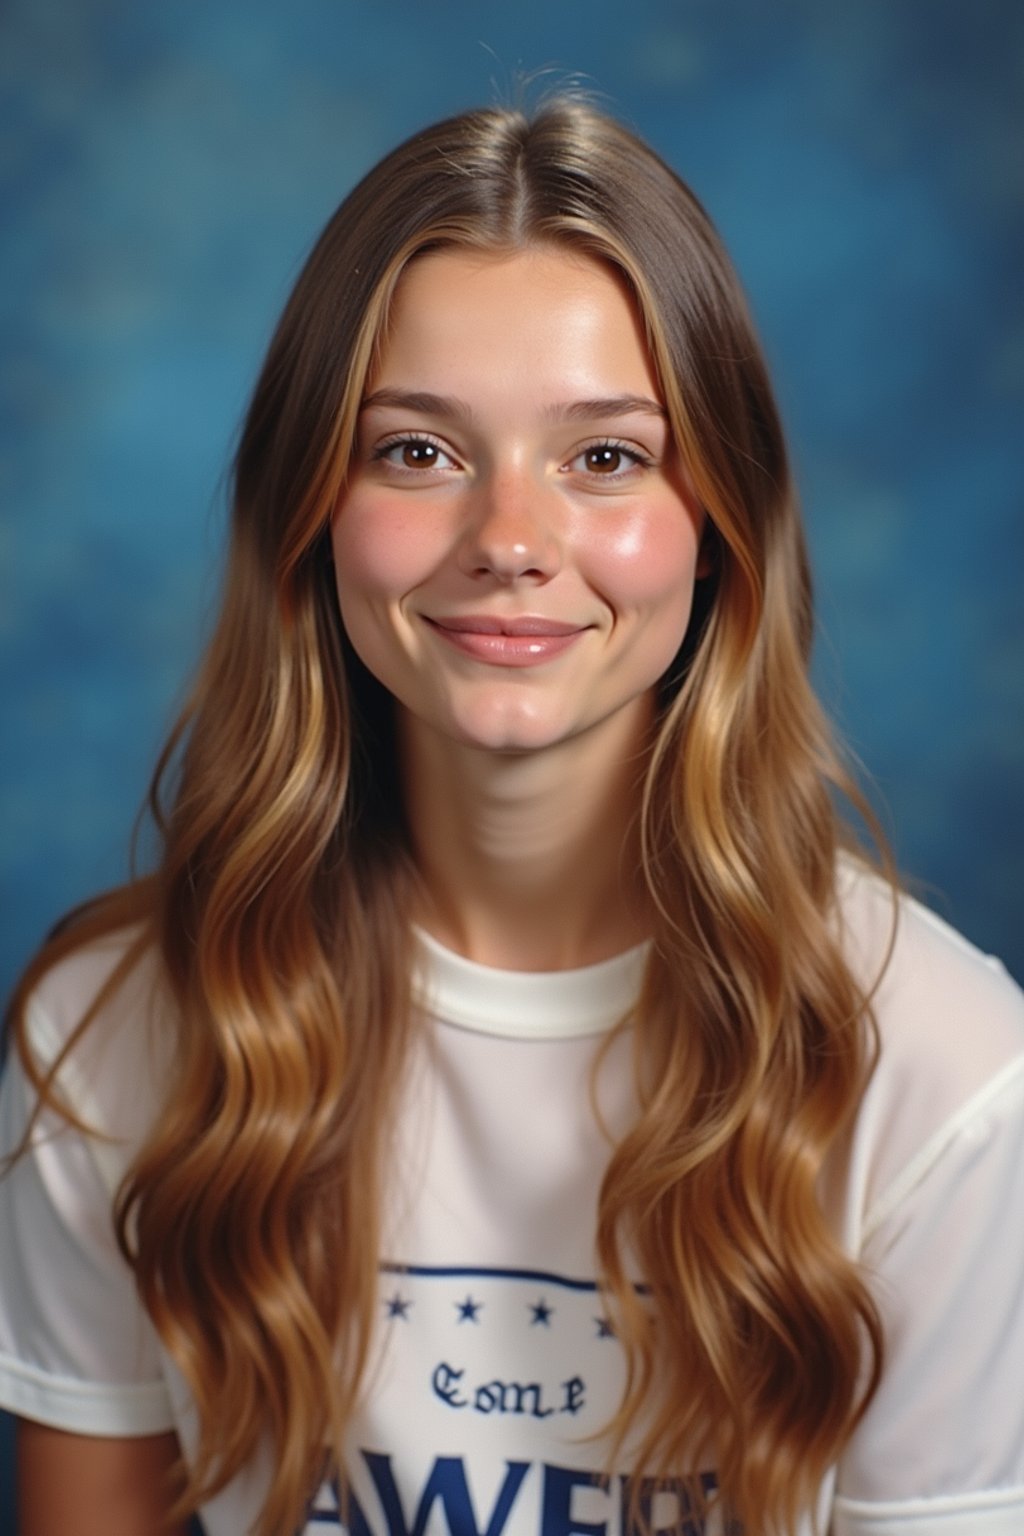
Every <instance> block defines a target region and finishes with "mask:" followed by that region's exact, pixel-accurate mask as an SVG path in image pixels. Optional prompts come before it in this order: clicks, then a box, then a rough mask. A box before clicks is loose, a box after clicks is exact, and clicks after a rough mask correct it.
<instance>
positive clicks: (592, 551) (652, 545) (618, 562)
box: [586, 502, 700, 627]
mask: <svg viewBox="0 0 1024 1536" xmlns="http://www.w3.org/2000/svg"><path fill="white" fill-rule="evenodd" d="M699 542H700V538H699V530H698V524H697V521H696V519H694V518H693V517H692V516H691V514H690V512H689V510H688V509H685V508H683V507H680V505H679V504H678V503H677V502H673V503H672V504H671V505H669V506H667V507H664V508H660V507H657V506H655V507H650V508H643V509H641V510H639V511H636V512H635V513H633V514H631V515H630V516H628V517H626V518H623V519H614V520H612V519H609V520H607V521H606V522H602V523H599V525H598V526H597V528H596V529H595V528H593V527H592V528H591V531H590V534H589V537H588V540H587V546H588V548H587V562H586V563H587V573H588V576H589V578H590V580H591V582H592V583H593V585H594V586H595V587H596V588H598V590H600V591H601V593H602V594H603V595H604V597H605V599H606V601H607V602H608V603H609V605H610V606H611V607H612V608H613V609H614V610H615V612H616V613H617V614H620V615H622V616H626V615H628V614H634V615H636V616H637V617H647V618H650V619H652V620H657V619H658V618H660V617H662V616H664V617H665V618H666V619H667V620H671V618H672V616H673V615H674V616H675V617H676V619H677V620H678V622H679V623H680V625H682V626H683V627H685V623H686V618H687V617H688V615H689V611H690V606H691V602H692V598H693V584H694V580H695V578H696V574H697V562H698V546H699Z"/></svg>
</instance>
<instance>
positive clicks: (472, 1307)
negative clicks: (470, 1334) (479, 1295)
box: [455, 1296, 483, 1323]
mask: <svg viewBox="0 0 1024 1536" xmlns="http://www.w3.org/2000/svg"><path fill="white" fill-rule="evenodd" d="M455 1306H456V1309H457V1310H458V1314H459V1322H460V1323H478V1322H479V1321H480V1319H479V1318H478V1317H477V1313H478V1312H479V1311H480V1308H481V1307H482V1306H483V1302H482V1301H474V1300H473V1298H472V1296H467V1297H466V1299H465V1301H457V1302H456V1303H455Z"/></svg>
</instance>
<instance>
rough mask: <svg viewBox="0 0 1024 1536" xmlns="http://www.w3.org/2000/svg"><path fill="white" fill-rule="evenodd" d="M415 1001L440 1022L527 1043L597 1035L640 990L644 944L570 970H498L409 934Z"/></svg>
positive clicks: (419, 932)
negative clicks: (412, 945)
mask: <svg viewBox="0 0 1024 1536" xmlns="http://www.w3.org/2000/svg"><path fill="white" fill-rule="evenodd" d="M414 933H415V939H416V951H415V959H414V966H413V979H412V997H413V1003H414V1004H415V1006H416V1007H418V1008H422V1009H423V1011H424V1012H425V1013H428V1014H430V1015H431V1017H433V1018H435V1019H437V1020H439V1022H441V1023H443V1024H453V1025H456V1026H457V1027H458V1028H459V1029H472V1030H476V1031H477V1032H478V1033H480V1034H487V1035H505V1036H513V1037H516V1038H520V1039H527V1040H564V1039H568V1038H572V1037H573V1036H576V1035H597V1034H602V1033H603V1032H604V1031H605V1030H608V1029H610V1028H611V1027H612V1025H613V1024H615V1023H617V1022H618V1020H619V1019H620V1018H622V1016H623V1014H624V1013H626V1012H627V1010H628V1009H629V1008H631V1007H632V1005H633V1003H634V1002H635V1001H636V997H637V993H638V992H639V990H640V980H641V977H642V976H643V971H644V965H645V963H646V960H647V954H648V949H649V946H648V945H647V944H638V945H637V946H636V947H635V948H634V949H628V950H626V951H625V953H624V954H621V955H613V956H612V958H611V959H610V960H602V961H600V963H599V964H597V965H586V966H583V967H582V968H581V969H579V970H575V971H503V970H498V969H496V968H495V967H493V966H489V965H478V964H477V963H476V962H475V961H473V960H467V959H465V958H464V957H463V956H462V955H457V954H454V953H453V952H452V950H450V949H445V947H444V946H443V945H442V944H439V943H438V942H437V940H436V939H433V938H431V937H430V935H429V934H427V933H424V932H423V930H422V929H421V928H416V929H415V930H414Z"/></svg>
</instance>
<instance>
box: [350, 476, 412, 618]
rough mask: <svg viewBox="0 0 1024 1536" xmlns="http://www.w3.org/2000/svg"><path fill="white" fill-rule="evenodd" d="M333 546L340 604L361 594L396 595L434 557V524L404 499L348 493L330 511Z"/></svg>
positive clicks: (358, 597) (397, 595)
mask: <svg viewBox="0 0 1024 1536" xmlns="http://www.w3.org/2000/svg"><path fill="white" fill-rule="evenodd" d="M331 548H332V550H333V553H334V569H335V575H336V579H337V583H338V593H339V597H340V598H341V601H342V608H343V612H344V608H345V606H346V605H347V604H349V603H353V602H357V601H358V600H359V599H360V598H377V599H381V598H383V599H389V598H400V597H401V596H403V595H404V594H405V593H406V592H409V591H410V590H411V589H412V588H413V587H415V586H417V585H418V584H419V583H420V582H421V581H423V580H424V578H425V576H426V575H428V574H429V572H430V570H431V569H432V568H433V566H434V564H436V562H437V559H438V553H439V552H438V536H437V530H436V529H434V528H432V526H431V522H430V520H429V519H428V518H425V517H424V516H423V515H422V513H421V515H419V516H416V515H414V514H413V512H412V510H411V509H410V508H409V506H408V504H406V505H404V506H394V505H390V506H389V505H388V503H387V502H386V501H383V502H382V501H379V500H378V499H377V498H368V499H363V498H360V497H350V498H349V499H348V500H347V501H345V502H343V503H342V505H341V506H340V507H339V508H338V510H337V512H335V514H334V520H333V522H332V524H331Z"/></svg>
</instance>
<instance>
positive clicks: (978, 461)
mask: <svg viewBox="0 0 1024 1536" xmlns="http://www.w3.org/2000/svg"><path fill="white" fill-rule="evenodd" d="M1022 56H1024V8H1020V7H1015V6H1011V5H1008V4H1005V3H1002V0H974V3H973V4H972V5H971V6H970V7H965V6H964V5H963V4H962V0H929V3H928V4H917V3H913V0H897V3H890V0H861V3H859V4H857V5H849V4H845V3H840V0H824V3H822V0H780V3H778V4H775V5H766V4H764V3H763V0H660V3H659V0H632V3H631V4H630V5H628V6H624V5H621V4H614V5H613V4H611V3H605V0H563V3H560V4H558V5H554V6H553V5H551V4H550V0H516V3H515V4H511V3H510V4H488V3H484V0H436V3H432V4H429V5H426V4H419V3H416V0H401V3H389V0H376V3H373V4H371V3H370V0H291V3H290V4H289V5H288V6H283V5H280V4H277V3H276V0H205V3H200V0H185V3H181V4H175V5H171V6H159V5H155V4H142V5H140V4H138V3H136V0H8V4H7V5H6V6H5V7H4V11H3V14H2V16H0V93H2V94H0V131H2V143H3V152H2V155H0V196H2V207H3V210H4V220H3V230H2V248H0V401H2V406H0V410H2V418H0V496H2V518H3V524H2V545H0V548H2V567H0V580H2V591H0V642H2V659H0V666H2V680H3V687H4V700H5V707H4V731H3V737H4V744H3V759H2V760H3V770H2V781H0V858H2V866H0V882H2V885H0V897H2V902H3V922H2V925H0V985H2V986H3V989H4V990H5V991H6V990H7V988H8V987H9V985H10V983H11V982H12V980H13V978H14V976H15V974H16V971H17V969H18V968H19V966H20V965H21V964H22V963H23V961H24V959H25V958H26V956H27V954H28V953H29V951H30V950H31V948H32V947H33V946H34V945H35V944H36V943H37V941H38V940H39V938H40V937H41V936H42V934H43V932H44V931H45V929H46V928H47V926H48V925H49V924H50V923H52V922H53V921H54V919H55V918H56V917H57V916H58V915H59V914H60V912H61V911H62V910H63V909H65V908H67V907H68V906H69V905H70V904H72V903H74V902H76V901H78V900H81V899H82V898H84V897H85V896H87V895H88V894H89V893H90V892H92V891H94V890H96V889H97V888H99V887H102V886H105V885H110V884H112V883H115V882H117V881H119V880H121V879H122V878H123V877H124V875H125V873H126V869H127V862H126V855H127V844H128V836H129V831H130V827H131V824H132V820H133V817H134V814H135V811H136V808H137V806H138V804H139V802H140V801H141V799H142V796H143V793H144V790H145V786H146V782H147V779H148V775H149V772H150V769H151V766H152V762H153V759H154V756H155V753H156V751H157V748H158V745H159V743H160V741H161V738H162V736H163V735H164V733H165V731H166V728H167V726H168V724H169V722H170V720H171V718H172V715H173V713H174V710H175V707H176V704H177V702H178V701H180V699H181V697H182V692H183V687H184V683H185V679H186V677H187V675H188V672H189V669H190V667H191V665H192V664H193V663H194V661H195V659H196V657H197V654H198V652H199V649H200V645H201V641H202V638H203V636H204V634H205V633H206V632H207V629H208V624H209V619H210V615H211V611H212V609H213V606H214V603H215V596H216V590H217V573H218V561H219V556H220V552H221V548H222V534H221V530H222V523H223V518H222V511H223V495H222V492H223V477H224V471H225V468H226V466H227V463H228V460H229V455H230V447H231V442H232V437H233V433H234V431H235V428H236V425H237V423H238V420H239V417H240V414H241V412H242V410H243V407H244V403H245V399H246V393H247V390H248V389H249V387H250V385H251V383H252V381H253V378H254V375H255V371H256V368H257V366H258V364H259V360H260V356H261V353H262V350H263V348H264V346H265V344H266V342H267V340H268V338H269V333H270V329H271V326H272V324H273V322H274V320H275V318H276V315H277V312H278V310H279V308H280V306H281V303H282V301H283V299H284V297H285V295H286V292H287V290H288V288H289V286H290V284H291V282H292V280H293V279H294V277H295V276H296V274H297V271H298V268H299V265H300V263H301V261H302V259H303V256H304V254H305V252H306V251H307V249H308V247H309V245H310V243H311V241H312V239H313V238H314V236H315V235H316V233H317V232H318V230H319V229H320V227H321V226H322V224H323V223H324V221H325V220H326V218H327V216H328V214H329V213H330V212H331V210H332V209H333V208H334V206H335V205H336V204H337V202H338V201H339V200H340V198H341V197H342V195H343V194H344V193H345V192H346V190H347V189H348V188H349V187H350V186H351V185H352V184H353V182H354V181H355V180H356V178H357V177H358V176H359V175H360V174H361V173H362V172H363V171H364V170H365V169H366V168H367V167H368V166H369V165H370V164H371V163H372V162H373V161H374V160H376V159H377V158H378V157H379V156H380V154H381V153H383V152H384V151H385V150H386V149H387V148H389V147H390V146H391V145H392V144H393V143H395V142H396V141H397V140H398V139H399V138H400V137H402V136H404V135H405V134H407V133H409V132H412V131H413V130H414V129H416V128H418V127H420V126H421V125H423V124H424V123H426V122H428V121H430V120H432V119H434V118H436V117H438V116H441V115H443V114H445V113H448V112H452V111H456V110H458V109H461V108H463V107H465V106H469V105H472V104H476V103H479V102H482V101H483V102H486V101H489V100H494V99H496V98H497V99H500V100H504V101H507V100H509V99H512V98H513V97H514V95H515V81H516V78H517V76H518V75H520V74H524V73H525V74H529V73H531V72H535V71H538V70H542V69H544V68H545V67H546V66H551V67H552V68H553V70H554V73H553V74H552V76H551V80H552V82H553V83H557V82H558V81H559V80H564V79H565V78H566V76H567V75H578V76H580V77H581V80H582V83H583V84H584V85H586V86H589V87H590V88H592V89H593V90H595V91H596V92H597V93H598V95H599V97H600V99H601V100H603V101H604V102H605V103H606V104H607V105H608V106H609V107H610V109H611V110H612V111H614V112H616V113H618V114H619V115H621V116H622V117H624V118H625V119H626V120H627V121H628V122H629V123H631V124H632V125H633V126H634V127H635V128H636V129H638V130H639V131H640V132H641V133H642V134H643V135H645V136H646V137H647V138H648V139H649V140H650V141H651V142H652V143H653V144H654V146H655V147H656V148H657V149H658V150H659V151H661V153H662V154H664V155H665V156H666V157H667V158H668V159H669V161H670V162H671V163H672V164H673V165H674V166H676V167H677V169H679V171H680V172H681V173H682V175H683V176H684V177H685V178H686V179H687V180H688V181H690V183H691V184H692V186H693V187H694V189H695V190H696V192H697V193H698V195H699V196H700V197H701V199H702V200H703V201H704V202H705V203H706V205H707V206H708V208H709V210H710V211H711V213H712V216H713V217H714V218H715V220H716V222H717V223H718V225H719V228H720V229H721V231H722V233H723V235H724V237H725V240H726V243H727V245H728V247H729V249H730V250H731V252H732V254H733V256H734V258H735V260H736V262H737V265H738V267H739V270H740V273H741V275H742V277H743V279H744V281H745V284H746V286H747V289H748V292H749V293H750V296H751V299H752V302H753V306H754V310H755V314H756V316H757V318H758V321H759V325H760V329H761V332H762V334H763V336H764V339H765V342H766V346H767V350H768V354H769V359H770V361H771V363H772V366H773V371H774V376H775V380H776V383H777V387H778V392H779V396H780V401H781V405H782V410H783V416H784V419H785V421H786V423H787V426H788V429H789V435H790V439H791V444H792V448H793V454H794V460H795V465H796V470H797V475H798V480H799V484H800V488H801V493H802V499H803V503H804V506H805V511H806V517H807V522H808V526H809V530H810V537H811V543H812V550H813V555H814V560H815V567H816V573H817V581H818V596H819V605H820V638H819V644H818V651H817V655H816V662H815V665H816V672H817V677H818V680H819V683H820V686H821V689H822V691H823V693H824V695H825V697H826V699H827V700H828V702H829V704H830V707H831V709H832V711H833V713H834V715H835V716H836V717H837V718H838V720H839V722H840V725H841V727H842V729H843V731H844V733H845V735H846V738H847V740H848V741H849V743H850V744H851V746H852V748H853V750H854V751H855V752H856V754H857V755H858V757H859V758H860V759H862V761H863V762H864V764H865V765H866V766H867V768H868V769H869V770H870V773H871V775H872V776H873V782H874V787H873V789H872V790H871V793H872V797H873V799H874V801H875V803H876V805H878V806H879V808H880V810H881V812H882V815H883V819H884V820H885V822H886V824H887V825H888V826H889V828H890V830H891V833H892V836H893V840H894V843H895V847H896V850H897V854H898V857H899V860H900V863H901V865H902V866H903V867H904V868H905V869H906V870H907V871H909V872H910V873H912V874H913V875H915V876H917V877H919V879H920V880H921V881H922V883H923V889H924V891H925V894H926V896H927V899H928V900H929V902H930V903H931V904H932V905H933V906H935V907H936V908H937V909H938V910H939V911H940V912H941V913H943V914H945V915H946V916H948V917H949V918H950V919H951V920H952V921H954V922H955V923H956V924H957V925H958V926H959V927H961V928H962V929H964V930H965V931H966V933H967V934H968V935H969V936H970V937H971V938H973V939H974V940H976V941H977V942H979V943H980V944H982V945H983V946H984V947H986V948H988V949H992V950H995V951H997V952H999V953H1001V954H1002V955H1003V957H1004V959H1005V960H1006V961H1007V963H1008V964H1009V965H1010V967H1011V969H1013V970H1015V971H1016V973H1017V974H1018V976H1020V975H1024V935H1022V930H1021V924H1020V921H1019V910H1020V898H1019V890H1018V886H1019V880H1020V853H1021V823H1022V813H1024V736H1022V718H1024V715H1022V706H1024V666H1022V656H1024V646H1022V639H1024V623H1022V617H1021V615H1022V604H1021V599H1020V593H1021V585H1022V582H1021V578H1022V568H1024V561H1022V546H1024V532H1022V519H1021V468H1022V465H1021V454H1020V447H1019V439H1020V422H1021V406H1022V399H1024V315H1022V297H1021V286H1020V271H1021V257H1022V247H1024V240H1022V225H1024V173H1022V164H1024V157H1022V155H1021V150H1020V128H1021V122H1020V107H1019V101H1020V96H1019V91H1018V88H1017V79H1016V72H1017V68H1018V61H1019V59H1020V58H1021V57H1022ZM967 1022H968V1023H969V1021H967ZM0 1468H2V1470H3V1475H4V1476H5V1477H6V1478H7V1479H8V1487H7V1489H6V1490H4V1491H0V1497H2V1498H3V1499H4V1500H6V1501H7V1502H5V1503H4V1504H3V1506H2V1507H0V1529H3V1530H6V1529H8V1528H9V1527H8V1525H7V1524H5V1519H7V1518H13V1517H10V1516H9V1515H8V1511H9V1509H10V1504H9V1497H10V1495H9V1476H10V1469H9V1462H8V1461H5V1460H3V1459H2V1458H0Z"/></svg>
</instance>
